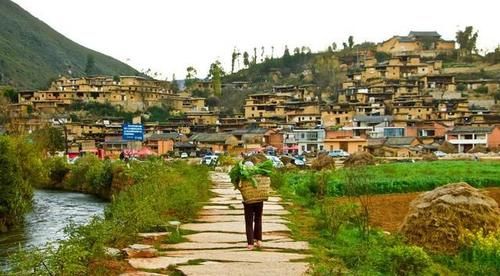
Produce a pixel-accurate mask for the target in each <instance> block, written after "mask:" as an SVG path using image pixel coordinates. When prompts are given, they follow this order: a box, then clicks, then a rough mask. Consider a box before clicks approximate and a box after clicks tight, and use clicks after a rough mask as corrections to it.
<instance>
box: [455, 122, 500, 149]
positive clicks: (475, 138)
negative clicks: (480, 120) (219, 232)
mask: <svg viewBox="0 0 500 276" xmlns="http://www.w3.org/2000/svg"><path fill="white" fill-rule="evenodd" d="M446 141H448V142H449V143H451V144H452V145H454V146H456V147H457V150H458V152H468V151H469V150H471V149H473V148H475V147H477V146H483V147H487V148H490V149H493V148H495V149H497V148H498V147H500V127H498V126H491V127H473V126H457V127H455V128H453V129H452V130H451V131H448V133H446Z"/></svg>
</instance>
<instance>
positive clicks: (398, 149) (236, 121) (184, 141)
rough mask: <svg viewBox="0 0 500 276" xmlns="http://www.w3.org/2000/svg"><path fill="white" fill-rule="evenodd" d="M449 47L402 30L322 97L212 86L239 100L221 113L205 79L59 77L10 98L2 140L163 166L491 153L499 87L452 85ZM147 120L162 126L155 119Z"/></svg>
mask: <svg viewBox="0 0 500 276" xmlns="http://www.w3.org/2000/svg"><path fill="white" fill-rule="evenodd" d="M455 48H456V45H455V42H454V41H452V40H445V39H443V38H441V36H440V35H439V34H438V33H437V32H434V31H432V32H415V31H411V32H410V33H409V34H408V35H407V36H399V35H397V36H393V37H391V38H389V39H387V40H385V41H383V42H381V43H379V44H377V45H376V47H374V48H373V49H367V50H365V49H362V50H360V49H357V50H356V51H351V53H350V55H349V54H348V55H344V56H343V57H342V58H339V59H338V60H339V64H338V72H336V73H335V74H337V76H339V77H337V78H336V82H335V84H334V87H333V89H325V88H324V87H320V86H319V85H317V84H315V83H314V82H307V81H304V82H302V83H298V84H290V83H273V84H272V85H271V86H269V85H268V86H269V88H267V89H266V88H262V84H258V85H257V84H256V83H252V82H250V81H248V80H237V81H230V82H223V83H222V84H221V87H222V89H223V90H230V91H231V93H235V95H236V94H237V93H241V95H243V96H242V97H244V103H243V105H242V106H241V107H237V108H236V107H235V106H231V108H235V109H236V112H224V105H232V103H227V102H225V101H226V100H227V99H226V98H225V97H220V103H219V104H210V101H211V99H210V98H213V96H214V94H216V93H217V92H216V91H215V90H216V89H215V87H214V82H213V80H199V79H198V80H196V81H194V82H193V83H192V84H191V85H190V86H189V87H187V88H186V89H185V90H183V91H176V90H177V89H174V87H173V85H172V83H171V82H169V81H160V80H154V79H151V78H147V77H141V76H120V77H118V76H114V77H111V76H90V77H67V76H60V77H59V78H58V79H56V80H54V81H53V82H52V83H51V85H50V87H49V88H48V89H43V90H23V91H19V92H18V95H17V97H18V100H17V102H16V103H12V104H10V105H9V108H8V118H9V120H8V121H7V122H6V123H5V125H4V127H3V129H4V131H7V132H14V133H30V132H33V131H35V130H37V129H41V128H46V127H47V126H52V127H56V128H60V129H61V130H62V132H64V135H65V137H66V139H67V141H68V146H67V147H68V149H67V150H68V153H69V154H73V155H77V154H80V153H81V152H100V154H101V155H102V156H110V157H115V158H116V157H117V156H118V155H119V154H120V152H122V151H124V150H126V149H131V148H133V149H136V150H139V149H141V148H147V149H148V150H150V151H151V152H154V153H155V154H158V155H170V156H180V154H181V153H187V154H188V155H190V156H197V155H199V154H200V153H201V152H207V151H211V152H230V153H238V154H239V153H247V152H259V151H266V150H270V149H272V150H273V151H276V152H278V153H280V154H293V155H303V154H312V155H314V154H317V153H318V152H322V151H332V150H335V149H342V150H344V151H346V152H348V153H355V152H358V151H367V152H370V153H372V154H374V155H375V156H384V157H416V156H422V155H424V154H428V153H432V152H435V151H438V150H439V151H445V152H448V153H452V152H459V153H465V152H485V151H498V150H499V149H500V108H498V107H499V103H498V101H499V97H498V94H499V93H500V92H499V91H500V79H498V78H493V79H485V78H470V79H464V78H463V76H461V77H460V78H457V74H456V73H450V72H449V71H450V70H447V69H449V68H447V67H446V63H447V61H448V62H449V60H450V59H453V57H452V58H450V56H453V55H454V53H456V50H455ZM381 53H383V55H381ZM346 56H347V57H350V58H346ZM381 56H382V57H383V58H380V57H381ZM377 58H378V59H377ZM452 69H453V68H452ZM306 71H307V70H306ZM305 74H306V75H307V72H306V73H305ZM332 74H333V73H332ZM226 79H230V78H226ZM223 80H224V79H223ZM276 82H279V78H278V80H277V81H276ZM330 88H331V87H330ZM200 91H203V92H204V94H203V95H202V96H204V97H201V96H200V93H197V92H200ZM89 104H96V105H97V108H99V107H102V108H104V107H106V108H109V109H112V110H115V111H116V110H118V111H119V112H114V113H113V112H111V113H110V114H111V115H102V114H92V112H86V110H85V107H86V105H89ZM151 110H156V111H158V110H160V111H163V112H165V113H166V114H168V116H164V117H160V118H159V119H157V120H155V118H152V117H151V113H152V112H151ZM120 112H121V113H120ZM116 114H118V116H116ZM120 114H128V115H130V116H128V117H127V118H125V117H124V116H119V115H120ZM124 123H137V124H143V125H144V141H143V142H142V143H139V144H138V143H137V142H130V141H127V140H123V137H122V125H123V124H124Z"/></svg>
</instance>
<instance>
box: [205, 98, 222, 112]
mask: <svg viewBox="0 0 500 276" xmlns="http://www.w3.org/2000/svg"><path fill="white" fill-rule="evenodd" d="M206 103H207V106H208V107H209V108H210V109H212V108H214V107H218V106H219V105H220V103H221V102H220V99H219V97H215V96H212V97H209V98H208V99H207V100H206Z"/></svg>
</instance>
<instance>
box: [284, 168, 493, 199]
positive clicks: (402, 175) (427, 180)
mask: <svg viewBox="0 0 500 276" xmlns="http://www.w3.org/2000/svg"><path fill="white" fill-rule="evenodd" d="M356 170H357V171H355V173H357V174H358V175H359V176H363V177H365V178H366V179H368V184H369V185H368V187H367V189H366V192H367V193H370V194H384V193H402V192H419V191H427V190H432V189H434V188H436V187H438V186H442V185H444V184H448V183H455V182H461V181H465V182H467V183H469V184H470V185H472V186H474V187H495V186H500V177H499V176H500V162H495V161H484V162H483V161H482V162H477V161H435V162H417V163H391V164H381V165H377V166H367V167H365V168H359V169H356ZM321 176H322V177H324V178H325V187H324V190H325V193H326V195H328V196H344V195H346V194H347V191H346V185H345V179H346V170H343V169H339V170H336V171H329V172H324V173H322V174H321ZM283 177H284V178H285V179H286V182H287V183H288V184H289V187H290V188H292V189H293V190H294V192H295V193H298V194H300V195H304V196H307V195H308V194H315V193H317V192H320V191H321V189H322V187H321V181H318V180H319V177H320V174H319V173H317V172H313V171H294V172H287V173H284V176H283Z"/></svg>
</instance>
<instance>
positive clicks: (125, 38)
mask: <svg viewBox="0 0 500 276" xmlns="http://www.w3.org/2000/svg"><path fill="white" fill-rule="evenodd" d="M14 2H16V3H18V4H19V5H21V6H22V7H23V8H24V9H26V10H27V11H29V12H30V13H31V14H33V15H34V16H36V17H38V18H39V19H41V20H43V21H44V22H46V23H47V24H49V25H50V26H51V27H52V28H54V29H55V30H57V31H59V32H60V33H62V34H63V35H65V36H67V37H68V38H70V39H72V40H74V41H75V42H78V43H80V44H82V45H84V46H86V47H89V48H91V49H94V50H97V51H100V52H102V53H105V54H107V55H110V56H113V57H115V58H117V59H120V60H122V61H124V62H127V63H128V64H130V65H132V66H133V67H135V68H136V69H138V70H142V69H147V68H151V70H153V71H156V72H160V73H162V74H163V78H164V77H166V76H167V77H168V79H171V77H172V73H175V74H176V78H177V79H182V78H184V76H185V75H186V67H188V66H190V65H192V66H194V67H195V68H196V69H197V70H198V77H205V76H206V74H207V71H208V68H209V65H210V63H211V62H213V61H214V60H216V59H219V60H220V61H222V63H223V66H224V69H225V70H226V71H230V67H231V53H232V51H233V48H234V47H236V48H238V49H239V50H240V51H241V53H243V51H245V50H246V51H248V52H249V53H250V55H253V48H254V47H257V48H258V56H260V48H261V47H262V46H264V47H265V54H266V55H271V46H274V53H275V54H274V55H275V56H281V55H282V54H283V49H284V46H285V45H288V47H289V48H290V49H293V48H295V47H297V46H304V45H306V46H309V47H310V48H311V49H312V50H313V51H318V50H324V49H326V48H327V47H328V45H331V43H332V42H335V43H337V45H338V46H339V47H341V45H342V42H343V41H346V40H347V37H348V36H349V35H353V36H354V40H355V42H362V41H373V42H380V41H383V40H385V39H387V38H389V37H391V36H392V35H396V34H400V35H406V34H408V32H409V31H410V30H418V31H428V30H436V31H438V32H439V33H440V34H441V35H442V36H443V38H444V39H454V38H455V32H456V31H457V29H458V28H460V29H463V28H464V27H465V26H467V25H472V26H474V27H475V28H476V29H478V30H479V39H478V44H479V45H478V46H479V48H481V49H487V50H492V49H494V48H495V47H496V46H497V45H498V43H500V31H499V27H498V26H499V22H498V11H499V8H500V4H499V3H500V2H496V1H488V0H475V1H451V0H450V1H439V0H420V1H396V0H393V1H388V0H387V1H385V0H379V1H371V0H365V1H356V0H351V1H333V0H330V1H327V0H324V1H321V0H302V1H296V0H288V1H277V0H276V1H272V0H246V1H243V0H231V1H230V0H227V1H221V0H170V1H167V0H165V1H162V0H140V1H133V0H43V1H41V0H14ZM241 65H243V64H241Z"/></svg>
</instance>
